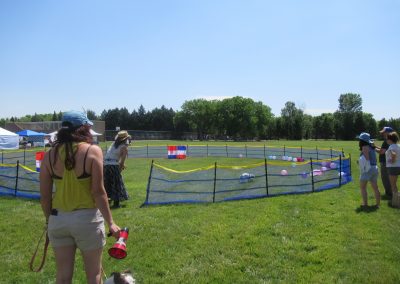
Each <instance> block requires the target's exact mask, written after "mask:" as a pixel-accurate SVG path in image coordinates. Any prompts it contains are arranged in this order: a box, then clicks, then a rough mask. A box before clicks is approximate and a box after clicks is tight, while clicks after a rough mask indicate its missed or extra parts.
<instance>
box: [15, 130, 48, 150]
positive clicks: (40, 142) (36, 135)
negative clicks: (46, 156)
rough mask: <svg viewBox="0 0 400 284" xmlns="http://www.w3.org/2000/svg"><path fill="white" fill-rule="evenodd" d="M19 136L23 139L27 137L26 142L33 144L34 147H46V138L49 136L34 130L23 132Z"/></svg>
mask: <svg viewBox="0 0 400 284" xmlns="http://www.w3.org/2000/svg"><path fill="white" fill-rule="evenodd" d="M17 134H18V135H19V136H21V137H26V139H25V140H27V141H29V142H30V143H32V146H44V136H45V135H47V134H46V133H42V132H36V131H33V130H21V131H19V132H17Z"/></svg>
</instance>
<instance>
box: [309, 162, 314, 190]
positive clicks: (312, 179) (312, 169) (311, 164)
mask: <svg viewBox="0 0 400 284" xmlns="http://www.w3.org/2000/svg"><path fill="white" fill-rule="evenodd" d="M310 167H311V172H310V175H311V186H312V192H314V168H313V161H312V158H310Z"/></svg>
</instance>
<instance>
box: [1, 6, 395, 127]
mask: <svg viewBox="0 0 400 284" xmlns="http://www.w3.org/2000/svg"><path fill="white" fill-rule="evenodd" d="M399 55H400V1H397V0H380V1H375V0H373V1H372V0H359V1H353V0H343V1H342V0H338V1H319V0H314V1H311V0H303V1H296V0H292V1H289V0H283V1H268V0H263V1H257V0H246V1H245V0H243V1H235V0H196V1H195V0H192V1H191V0H181V1H177V0H168V1H162V0H158V1H155V0H146V1H133V0H132V1H118V0H116V1H100V0H96V1H94V0H93V1H90V0H87V1H62V0H60V1H52V0H49V1H41V0H37V1H28V0H26V1H20V0H2V1H0V99H1V111H0V118H5V117H11V116H17V117H20V116H24V115H26V114H34V113H35V112H36V113H52V112H53V111H56V112H58V111H67V110H71V109H78V110H82V109H90V110H93V111H95V112H96V113H97V114H100V113H101V112H102V111H103V110H105V109H106V110H107V109H112V108H115V107H118V108H121V107H126V108H127V109H128V110H129V111H132V110H133V109H137V108H138V107H139V106H140V105H141V104H142V105H143V106H144V107H145V108H146V109H147V110H151V109H153V108H155V107H161V105H165V106H166V107H168V108H169V107H172V108H173V109H175V110H179V109H180V107H181V106H182V104H183V103H184V102H185V101H186V100H192V99H197V98H225V97H232V96H237V95H239V96H243V97H249V98H252V99H253V100H255V101H262V102H263V103H264V104H266V105H268V106H269V107H271V109H272V112H273V113H274V114H275V115H278V116H279V115H280V111H281V109H282V108H283V107H284V105H285V103H286V102H287V101H292V102H294V103H295V104H296V106H297V107H299V108H302V109H304V110H305V112H306V113H309V114H312V115H318V114H320V113H322V112H333V111H335V110H337V108H338V99H339V96H340V94H344V93H349V92H352V93H358V94H360V95H361V96H362V99H363V111H365V112H369V113H372V114H373V115H374V117H375V119H381V118H383V117H385V118H391V117H394V118H398V117H400V113H399V108H400V103H399V99H398V97H399V95H400V79H399V78H400V56H399Z"/></svg>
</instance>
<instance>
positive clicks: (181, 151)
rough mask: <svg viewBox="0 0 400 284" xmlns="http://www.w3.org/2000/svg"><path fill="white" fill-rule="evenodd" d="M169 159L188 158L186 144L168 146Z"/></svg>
mask: <svg viewBox="0 0 400 284" xmlns="http://www.w3.org/2000/svg"><path fill="white" fill-rule="evenodd" d="M167 149H168V159H186V146H167Z"/></svg>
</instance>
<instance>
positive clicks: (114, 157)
mask: <svg viewBox="0 0 400 284" xmlns="http://www.w3.org/2000/svg"><path fill="white" fill-rule="evenodd" d="M121 146H124V145H123V144H121V145H119V146H118V147H117V148H115V147H114V143H112V144H111V146H110V147H109V148H108V150H107V153H106V155H105V157H104V165H118V164H119V152H120V150H121Z"/></svg>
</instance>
